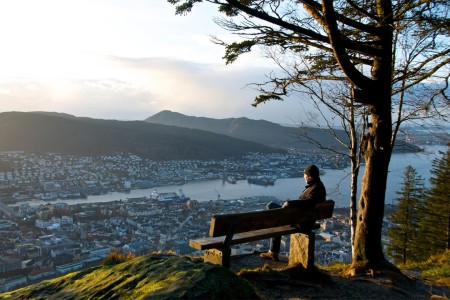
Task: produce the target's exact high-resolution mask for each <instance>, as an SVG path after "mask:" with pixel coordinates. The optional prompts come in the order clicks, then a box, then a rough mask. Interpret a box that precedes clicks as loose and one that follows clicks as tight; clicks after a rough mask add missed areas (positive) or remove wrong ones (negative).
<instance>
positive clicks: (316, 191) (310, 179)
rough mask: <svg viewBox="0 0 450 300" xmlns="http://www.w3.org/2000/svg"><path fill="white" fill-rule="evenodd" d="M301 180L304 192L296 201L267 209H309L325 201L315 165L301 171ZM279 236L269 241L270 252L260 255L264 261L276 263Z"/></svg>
mask: <svg viewBox="0 0 450 300" xmlns="http://www.w3.org/2000/svg"><path fill="white" fill-rule="evenodd" d="M303 178H304V179H305V182H306V186H305V190H304V191H303V192H302V193H301V194H300V196H299V198H298V200H292V201H286V202H284V203H283V205H282V206H280V205H279V204H278V203H275V202H270V203H269V204H267V209H273V208H280V207H283V208H289V207H302V208H303V207H304V208H305V209H307V208H311V207H313V206H315V205H316V204H318V203H320V202H325V200H326V195H327V193H326V190H325V186H324V185H323V183H322V181H321V180H320V174H319V168H317V166H316V165H313V164H311V165H309V166H307V167H306V168H305V170H304V171H303ZM280 246H281V236H280V237H275V238H272V239H271V241H270V250H269V251H268V252H265V253H261V255H260V256H261V257H262V258H264V259H271V260H275V261H278V253H280Z"/></svg>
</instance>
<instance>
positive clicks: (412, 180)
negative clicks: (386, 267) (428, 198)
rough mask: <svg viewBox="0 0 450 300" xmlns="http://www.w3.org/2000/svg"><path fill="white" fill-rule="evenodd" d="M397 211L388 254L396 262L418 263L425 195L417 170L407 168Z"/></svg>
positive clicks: (392, 220) (389, 232)
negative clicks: (418, 242) (420, 226)
mask: <svg viewBox="0 0 450 300" xmlns="http://www.w3.org/2000/svg"><path fill="white" fill-rule="evenodd" d="M396 193H397V194H398V195H399V197H398V198H396V200H397V201H398V203H397V209H396V211H395V212H394V213H392V215H391V222H392V223H393V225H392V227H391V228H389V230H388V238H389V244H388V246H387V252H388V254H389V255H390V257H392V258H393V259H394V261H396V262H401V263H403V264H405V263H406V262H407V261H416V260H417V257H416V253H417V251H416V250H417V249H416V246H417V234H418V232H419V221H420V218H421V211H422V210H421V209H422V206H423V199H424V195H425V185H424V183H423V178H422V177H421V176H420V175H419V174H417V171H416V169H414V168H413V167H412V166H410V165H409V166H407V167H406V169H405V173H404V175H403V183H402V186H401V189H400V191H397V192H396Z"/></svg>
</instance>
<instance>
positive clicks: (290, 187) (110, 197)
mask: <svg viewBox="0 0 450 300" xmlns="http://www.w3.org/2000/svg"><path fill="white" fill-rule="evenodd" d="M438 151H446V147H445V146H428V147H426V149H425V151H424V152H421V153H406V154H404V153H395V154H393V155H392V158H391V163H390V167H389V175H388V180H387V189H386V204H394V203H395V200H394V199H395V198H396V197H397V195H396V194H395V192H396V191H398V190H400V186H401V183H402V182H403V173H404V171H405V168H406V166H407V165H411V166H413V167H414V168H415V169H416V171H417V172H418V174H419V175H421V176H422V178H424V183H425V184H426V185H428V184H429V181H428V179H429V177H430V170H431V167H432V160H433V159H434V158H436V157H439V158H440V157H442V155H440V154H438ZM363 172H364V167H363V168H362V169H361V171H360V178H361V177H362V174H363ZM350 175H351V174H350V168H345V169H343V170H332V169H325V174H324V175H322V176H321V178H322V181H323V182H324V184H325V186H326V188H327V194H328V196H327V198H328V199H333V200H335V201H336V205H337V207H348V206H349V197H350V186H349V184H350ZM304 186H305V183H304V181H303V178H285V179H277V180H276V182H275V185H273V186H259V185H254V184H248V183H247V181H246V180H238V181H237V182H236V184H230V183H228V182H223V181H222V180H211V181H200V182H191V183H187V184H183V185H170V186H161V187H155V188H150V189H141V190H132V191H130V192H128V193H117V192H114V193H109V194H105V195H98V196H89V197H87V199H75V200H57V202H64V203H67V204H77V203H88V202H89V203H94V202H109V201H115V200H121V199H122V200H125V199H127V198H138V197H148V196H149V195H150V194H151V193H152V192H153V191H154V190H155V189H156V190H157V191H158V192H160V193H161V192H178V191H179V190H180V189H182V190H183V192H184V193H185V195H186V196H188V197H190V198H191V199H195V200H198V201H210V200H217V199H218V198H219V197H220V199H242V198H245V197H253V196H271V197H275V198H277V199H279V200H287V199H297V198H298V196H299V194H300V193H301V191H303V189H304ZM358 188H359V186H358ZM28 203H30V204H34V205H36V204H43V203H44V202H42V201H32V202H28Z"/></svg>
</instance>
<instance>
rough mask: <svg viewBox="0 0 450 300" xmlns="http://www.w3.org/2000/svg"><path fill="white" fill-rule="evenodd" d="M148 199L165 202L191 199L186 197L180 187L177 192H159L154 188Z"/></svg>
mask: <svg viewBox="0 0 450 300" xmlns="http://www.w3.org/2000/svg"><path fill="white" fill-rule="evenodd" d="M150 199H152V200H156V201H159V202H166V203H170V202H186V201H189V200H191V198H190V197H186V195H185V194H184V193H183V190H182V189H180V190H179V191H178V193H177V192H168V193H159V192H158V191H157V190H154V191H153V192H152V193H151V195H150Z"/></svg>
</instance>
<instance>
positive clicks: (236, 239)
mask: <svg viewBox="0 0 450 300" xmlns="http://www.w3.org/2000/svg"><path fill="white" fill-rule="evenodd" d="M317 228H319V224H314V226H313V228H312V229H317ZM298 232H302V229H300V228H298V227H295V226H292V225H285V226H278V227H272V228H266V229H259V230H253V231H247V232H242V233H237V234H235V235H234V236H233V239H232V240H231V245H235V244H243V243H247V242H252V241H258V240H263V239H267V238H271V237H275V236H282V235H287V234H292V233H298ZM224 239H225V236H218V237H210V238H201V239H197V240H190V241H189V246H190V247H192V248H194V249H197V250H206V249H212V248H221V247H223V242H224Z"/></svg>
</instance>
